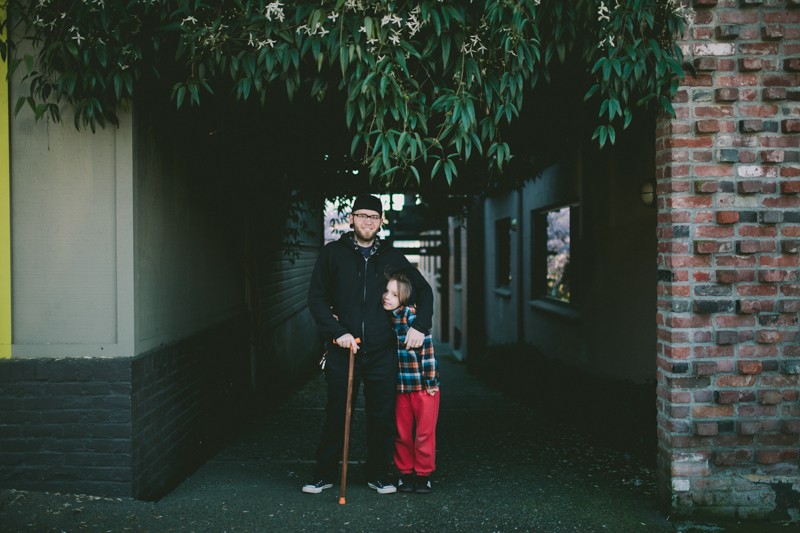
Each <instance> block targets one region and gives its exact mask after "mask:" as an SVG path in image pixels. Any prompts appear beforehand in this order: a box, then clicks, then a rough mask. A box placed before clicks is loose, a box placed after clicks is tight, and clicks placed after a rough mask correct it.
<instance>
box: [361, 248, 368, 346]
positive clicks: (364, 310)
mask: <svg viewBox="0 0 800 533" xmlns="http://www.w3.org/2000/svg"><path fill="white" fill-rule="evenodd" d="M367 265H369V257H365V258H364V280H363V281H364V295H363V297H364V299H363V302H362V305H361V346H364V345H365V344H366V339H365V336H366V335H365V333H366V330H365V329H364V328H365V326H364V321H365V320H366V314H367Z"/></svg>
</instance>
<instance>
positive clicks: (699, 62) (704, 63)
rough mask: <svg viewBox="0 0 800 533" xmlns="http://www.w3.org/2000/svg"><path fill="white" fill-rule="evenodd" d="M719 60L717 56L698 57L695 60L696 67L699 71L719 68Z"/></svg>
mask: <svg viewBox="0 0 800 533" xmlns="http://www.w3.org/2000/svg"><path fill="white" fill-rule="evenodd" d="M718 66H719V62H718V60H717V58H716V57H698V58H695V60H694V68H695V69H697V70H698V71H704V72H709V71H713V70H717V68H718Z"/></svg>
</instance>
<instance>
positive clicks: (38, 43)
mask: <svg viewBox="0 0 800 533" xmlns="http://www.w3.org/2000/svg"><path fill="white" fill-rule="evenodd" d="M7 13H8V18H7V19H6V20H3V24H4V25H5V26H9V22H11V23H13V24H12V25H11V26H10V27H8V28H7V30H9V31H8V33H9V35H11V37H10V38H9V39H7V40H5V41H3V43H2V44H3V47H2V51H3V52H4V53H5V56H6V57H7V58H8V59H9V60H10V63H11V65H10V66H11V69H10V71H12V72H13V71H14V69H16V68H20V67H22V68H23V69H24V74H25V78H26V79H27V81H28V82H29V93H28V94H27V95H26V96H24V97H22V98H20V99H19V101H18V102H17V105H16V111H17V112H19V111H20V110H21V109H22V108H25V107H30V108H31V109H32V110H33V112H34V113H35V115H36V117H37V118H40V117H43V116H48V117H50V118H51V119H53V120H60V118H61V117H60V105H61V104H63V103H68V104H70V105H71V107H72V112H73V119H74V123H75V126H76V127H78V128H87V127H88V128H91V129H92V130H94V129H95V128H96V126H98V125H99V126H101V127H103V126H105V125H106V124H107V123H111V124H116V123H117V113H118V111H119V109H120V108H121V107H122V106H125V105H126V103H128V102H129V101H131V99H132V98H133V97H134V92H135V91H136V90H137V87H139V86H140V83H141V82H142V80H143V79H145V78H146V77H148V76H150V77H152V76H155V77H157V78H159V79H161V80H162V81H164V82H167V83H168V85H169V86H171V93H170V97H171V98H172V99H173V101H174V103H175V105H176V106H177V107H178V108H187V107H192V106H202V104H203V102H204V101H206V99H208V98H209V97H210V96H211V95H215V97H221V96H229V97H230V98H232V99H233V100H234V101H239V102H249V103H256V104H258V105H260V106H269V105H270V103H271V101H270V98H271V97H270V95H271V94H274V90H275V88H280V89H281V90H282V91H284V92H285V95H286V96H288V98H290V99H291V98H294V97H296V96H297V95H298V94H299V93H304V95H308V96H311V97H312V98H314V99H317V100H323V99H326V97H328V96H330V95H331V94H332V93H336V94H337V95H338V96H339V99H338V100H337V101H339V102H342V103H343V106H344V109H343V113H342V117H343V119H344V121H345V122H346V125H347V127H348V128H349V131H350V133H351V134H352V142H351V143H350V146H351V152H352V154H351V155H352V156H353V158H354V159H356V160H358V161H360V163H361V164H362V165H364V166H365V167H366V168H368V170H369V174H370V177H371V179H372V180H373V182H375V181H377V182H378V183H379V184H380V185H382V186H389V185H393V186H409V185H411V186H414V185H415V184H416V185H419V184H420V183H421V182H422V181H425V180H433V179H440V180H444V181H445V182H446V183H447V184H452V183H453V182H454V180H456V179H457V176H458V175H459V169H461V168H463V166H464V165H465V164H467V162H468V161H469V160H470V159H480V160H483V161H487V162H488V164H489V166H490V168H493V169H495V170H502V169H503V168H504V167H505V166H506V165H507V164H508V163H509V161H510V159H511V157H512V153H511V147H510V145H509V142H508V139H507V137H506V131H507V127H508V125H509V124H511V123H512V122H514V121H515V119H517V118H518V117H519V115H520V113H521V111H522V108H523V103H524V102H525V99H526V97H529V96H530V95H531V94H532V92H533V91H534V90H535V89H536V88H537V86H540V85H542V84H547V83H549V82H551V79H552V76H553V73H554V71H556V70H557V69H558V68H559V67H561V66H563V65H565V64H567V63H570V64H572V65H573V66H574V65H577V66H578V71H579V72H581V74H582V75H581V76H580V77H579V78H578V80H577V81H576V82H577V83H580V84H581V85H580V87H579V90H580V92H581V93H582V94H584V95H585V96H584V100H585V103H584V104H583V106H584V107H585V108H587V109H589V110H590V113H589V114H590V116H591V117H593V118H592V121H593V122H594V125H593V126H592V128H594V138H595V139H596V140H597V142H598V143H599V144H600V145H601V146H602V145H604V144H607V143H611V144H613V143H614V141H615V138H616V135H617V134H618V132H619V131H620V130H622V129H625V128H627V126H628V125H629V124H630V122H631V120H632V119H633V117H634V115H635V114H636V113H637V112H640V111H642V110H646V109H649V110H656V111H659V110H663V111H666V112H668V113H671V112H672V107H671V104H670V101H671V98H672V96H673V95H674V94H675V91H676V90H677V84H678V81H679V79H680V78H681V77H682V76H683V69H682V65H681V61H682V56H681V51H680V49H679V47H678V46H677V44H676V42H675V41H676V38H677V37H678V36H679V35H681V34H682V32H683V31H684V30H685V28H686V25H687V24H688V23H690V21H691V16H692V13H691V10H689V9H687V8H685V7H684V6H683V5H682V4H681V3H680V2H679V1H678V0H614V1H613V2H611V1H609V2H608V3H607V2H606V1H605V0H604V1H597V0H500V1H496V0H485V1H483V2H480V1H474V2H465V1H460V0H417V1H415V0H409V1H396V0H378V1H367V0H299V1H296V2H267V1H264V0H214V1H211V0H78V1H76V0H30V1H29V0H11V2H10V3H9V5H8V10H7ZM26 41H30V43H31V44H32V45H33V46H32V47H31V46H23V44H24V43H25V42H26ZM271 91H272V92H271Z"/></svg>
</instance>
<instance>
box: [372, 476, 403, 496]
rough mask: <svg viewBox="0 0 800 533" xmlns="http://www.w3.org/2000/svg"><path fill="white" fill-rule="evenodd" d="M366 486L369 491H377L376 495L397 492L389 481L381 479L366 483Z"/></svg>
mask: <svg viewBox="0 0 800 533" xmlns="http://www.w3.org/2000/svg"><path fill="white" fill-rule="evenodd" d="M367 486H368V487H369V488H371V489H375V490H377V491H378V494H391V493H393V492H397V487H395V486H394V485H392V482H391V481H384V480H382V479H377V480H375V481H370V482H369V483H367Z"/></svg>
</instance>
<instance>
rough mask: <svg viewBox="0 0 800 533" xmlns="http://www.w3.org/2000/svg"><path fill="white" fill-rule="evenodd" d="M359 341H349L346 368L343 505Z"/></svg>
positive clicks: (341, 497) (340, 491)
mask: <svg viewBox="0 0 800 533" xmlns="http://www.w3.org/2000/svg"><path fill="white" fill-rule="evenodd" d="M359 342H361V339H355V341H354V342H352V343H350V366H349V368H348V370H347V407H345V412H344V413H345V414H344V448H343V449H342V483H341V484H340V486H339V505H345V504H346V503H347V499H346V498H345V493H346V492H347V452H348V448H349V447H350V405H351V404H352V402H353V368H354V365H355V361H356V350H355V347H356V344H357V343H359Z"/></svg>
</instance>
